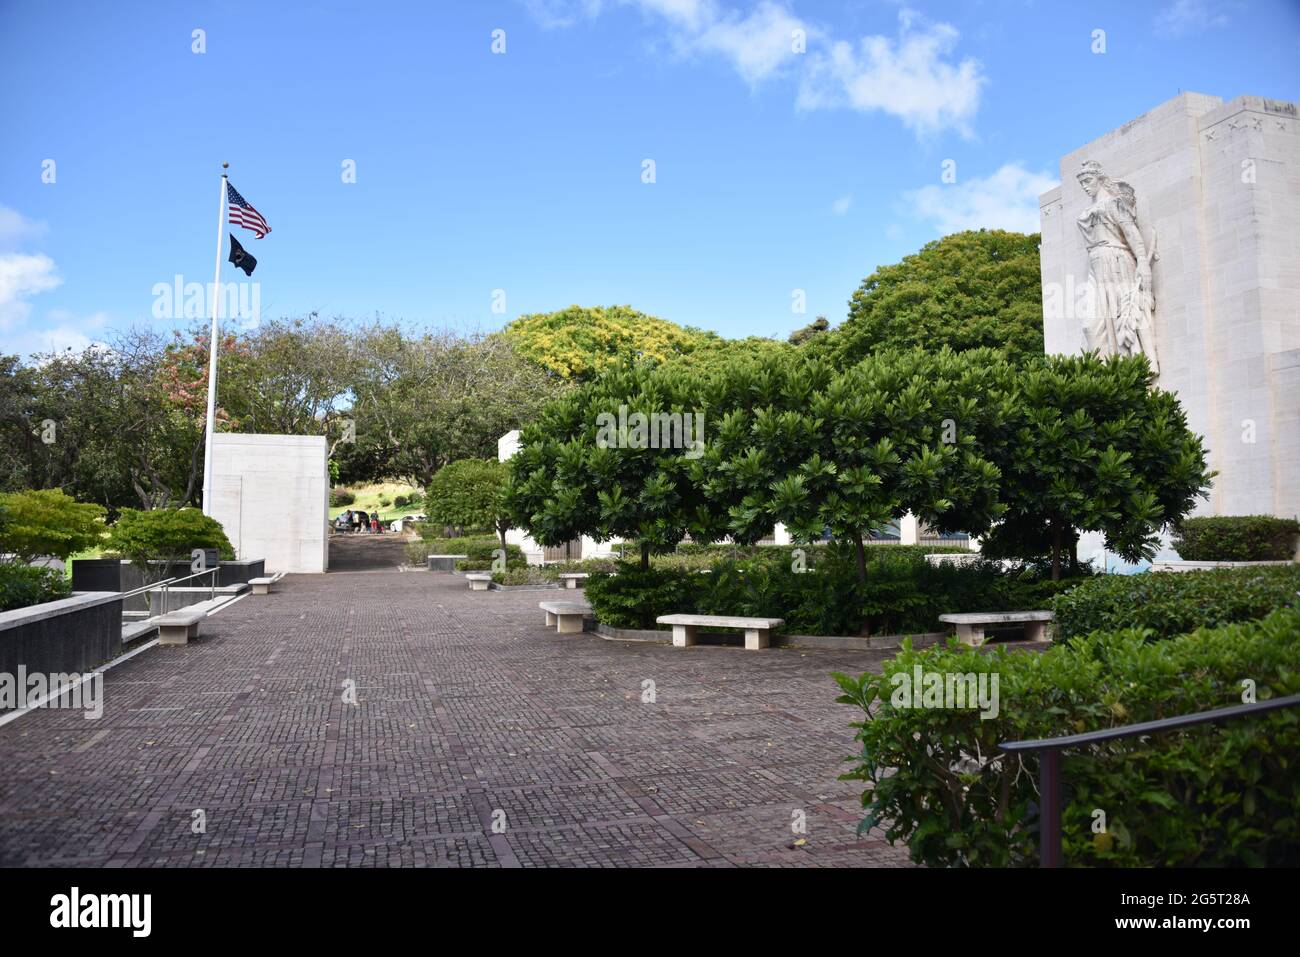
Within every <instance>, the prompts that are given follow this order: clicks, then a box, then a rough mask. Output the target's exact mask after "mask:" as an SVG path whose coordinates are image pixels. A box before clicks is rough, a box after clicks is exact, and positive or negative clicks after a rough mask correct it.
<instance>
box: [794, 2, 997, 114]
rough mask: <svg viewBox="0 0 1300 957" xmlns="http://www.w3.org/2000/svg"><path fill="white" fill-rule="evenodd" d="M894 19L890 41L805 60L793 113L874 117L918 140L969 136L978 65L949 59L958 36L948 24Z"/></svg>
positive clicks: (906, 16) (844, 45)
mask: <svg viewBox="0 0 1300 957" xmlns="http://www.w3.org/2000/svg"><path fill="white" fill-rule="evenodd" d="M898 20H899V23H898V26H899V33H898V38H897V39H896V40H894V39H891V38H889V37H885V36H868V37H863V38H862V39H861V40H860V41H858V44H857V46H856V47H855V46H854V45H853V44H851V43H848V42H846V41H843V40H841V41H838V42H836V43H833V44H831V46H830V48H829V52H826V53H817V54H814V55H811V56H810V59H809V63H808V70H807V72H806V73H805V75H804V80H803V84H802V86H801V88H800V90H799V99H798V105H799V107H800V108H801V109H805V110H813V109H826V108H834V107H849V108H851V109H854V110H859V111H862V112H872V111H877V110H878V111H880V112H883V113H887V114H889V115H891V116H896V117H898V118H899V119H900V120H902V121H903V124H904V125H905V126H907V127H908V129H910V130H912V131H913V132H915V133H917V134H918V135H928V134H933V133H936V132H938V131H940V130H943V129H948V128H953V129H956V130H957V131H958V132H960V133H961V134H962V135H964V136H969V135H970V134H971V128H970V124H971V121H972V120H973V119H974V118H975V114H976V112H977V111H978V110H979V103H980V92H981V90H982V89H983V87H984V85H985V84H986V83H987V82H988V80H987V77H985V76H984V74H983V71H982V68H981V66H980V63H979V61H978V60H975V59H972V58H970V57H967V58H965V59H963V60H961V61H960V62H957V61H956V60H954V59H953V57H952V52H953V49H954V48H955V47H956V45H957V40H958V37H959V36H960V34H959V33H958V31H957V29H956V28H955V27H953V26H951V25H950V24H947V23H935V24H929V25H927V24H922V23H920V20H919V17H918V16H917V14H916V13H915V12H913V11H911V10H908V9H904V10H902V11H900V12H899V16H898Z"/></svg>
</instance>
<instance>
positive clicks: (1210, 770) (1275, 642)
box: [835, 575, 1300, 867]
mask: <svg viewBox="0 0 1300 957" xmlns="http://www.w3.org/2000/svg"><path fill="white" fill-rule="evenodd" d="M1159 577H1164V576H1159ZM1168 577H1171V578H1179V577H1182V576H1178V575H1171V576H1168ZM1297 636H1300V609H1296V608H1287V609H1279V610H1277V611H1274V612H1272V613H1271V614H1269V615H1268V616H1267V617H1266V618H1264V619H1262V620H1260V621H1253V622H1245V623H1240V624H1231V625H1225V626H1222V627H1220V628H1215V629H1202V630H1200V631H1197V632H1194V633H1192V634H1190V635H1183V636H1180V637H1177V638H1171V639H1169V640H1167V641H1158V642H1152V641H1150V640H1149V638H1150V634H1149V633H1148V632H1147V631H1145V630H1142V629H1130V630H1125V631H1117V632H1098V633H1094V634H1093V635H1090V636H1088V637H1085V638H1081V639H1078V640H1077V641H1075V642H1073V643H1072V644H1069V645H1057V646H1055V647H1053V648H1051V649H1049V650H1047V651H1045V652H1042V653H1041V654H1025V653H1014V652H1008V651H1007V650H1006V649H997V650H995V651H994V652H993V653H992V654H982V653H980V652H978V651H976V650H974V649H967V648H962V647H961V646H959V645H958V644H957V643H956V642H955V641H953V642H951V643H949V645H948V646H947V647H934V648H928V649H925V650H923V651H917V650H914V649H913V648H912V647H911V644H910V642H908V643H906V644H905V645H904V649H903V651H902V652H900V653H899V654H898V655H897V656H896V657H895V658H893V659H892V660H890V661H888V662H886V663H885V665H884V671H883V673H882V674H872V673H868V674H864V675H862V676H861V677H860V678H856V679H855V678H850V677H847V676H845V675H835V678H836V680H837V681H838V682H839V684H840V686H841V689H842V690H843V692H844V694H843V695H842V696H841V697H840V698H838V699H837V700H839V701H840V702H841V703H844V704H848V705H851V706H853V707H855V708H857V709H859V710H861V711H863V712H865V715H864V717H863V720H861V721H859V722H855V723H854V725H853V726H854V727H855V728H857V729H858V733H857V740H858V741H859V742H860V743H861V752H860V753H859V754H858V755H855V756H854V757H852V758H850V759H849V760H853V761H855V762H856V764H855V767H854V768H853V770H852V771H850V772H849V773H848V774H846V775H844V776H843V778H844V779H845V780H858V781H864V782H869V786H868V788H867V789H866V790H865V791H864V792H863V795H862V806H863V807H864V808H865V809H866V812H867V814H866V817H865V818H864V820H863V822H862V825H861V830H865V829H867V828H869V827H873V826H876V825H879V826H881V827H883V828H884V829H885V836H886V838H887V839H888V840H889V841H890V842H891V843H895V842H898V841H902V842H904V843H905V844H906V845H907V848H908V851H909V853H910V855H911V857H912V860H913V861H915V862H917V863H921V864H926V865H930V866H936V867H951V866H984V867H1002V866H1034V865H1036V864H1037V862H1038V832H1037V823H1038V818H1037V813H1038V812H1037V803H1038V801H1039V795H1038V792H1037V786H1036V781H1037V777H1038V761H1037V758H1035V757H1032V756H1025V757H1023V758H1019V759H1017V758H1012V757H1010V756H1008V755H1004V754H1002V753H1001V752H999V751H998V744H999V742H1006V741H1016V740H1027V739H1037V738H1049V737H1056V736H1059V735H1062V734H1069V733H1076V732H1085V731H1095V730H1100V729H1104V728H1110V727H1117V726H1120V725H1127V724H1133V723H1135V722H1141V721H1150V720H1154V719H1158V718H1168V717H1174V716H1176V715H1181V714H1189V713H1192V712H1197V711H1208V710H1211V709H1213V708H1220V707H1226V706H1229V705H1234V704H1241V703H1242V701H1243V683H1244V681H1246V680H1247V679H1249V680H1250V681H1252V682H1254V686H1255V689H1256V694H1257V695H1258V698H1259V699H1260V700H1263V699H1266V698H1271V697H1281V696H1285V695H1292V694H1297V693H1300V641H1298V640H1297ZM917 667H919V668H921V669H922V672H923V673H925V672H935V673H939V674H942V675H947V674H957V675H966V674H974V675H981V674H983V675H989V676H990V678H989V679H987V680H988V681H989V687H991V676H993V675H996V676H998V679H999V684H998V709H997V715H996V716H995V717H992V718H990V719H988V720H982V719H981V718H980V712H979V711H978V710H976V709H969V708H956V707H948V708H944V707H919V708H917V707H914V708H906V707H897V706H895V704H894V703H893V702H892V701H891V697H892V696H893V695H894V693H895V691H896V689H898V688H900V686H901V679H895V678H894V676H895V675H914V674H915V671H914V669H915V668H917ZM1061 766H1062V779H1063V782H1064V790H1065V800H1064V807H1063V815H1062V821H1063V828H1062V832H1063V835H1064V841H1063V844H1064V855H1065V863H1066V864H1067V865H1076V866H1079V865H1082V866H1119V867H1171V866H1172V867H1190V866H1197V867H1225V866H1227V867H1233V866H1243V865H1244V866H1291V867H1294V866H1296V865H1300V789H1297V788H1296V786H1295V782H1296V781H1297V780H1300V710H1298V709H1295V708H1289V709H1283V710H1280V711H1275V712H1271V713H1268V714H1264V715H1258V716H1253V717H1248V718H1242V719H1237V720H1233V721H1229V722H1226V723H1223V724H1216V725H1200V726H1196V727H1193V728H1188V729H1184V730H1180V731H1174V732H1166V733H1164V734H1161V735H1158V736H1145V737H1141V738H1124V739H1120V740H1116V741H1111V742H1106V743H1103V744H1100V745H1094V746H1092V747H1090V748H1087V749H1084V750H1074V751H1068V752H1066V753H1065V755H1064V756H1063V758H1062V762H1061ZM1098 809H1099V810H1101V811H1102V812H1103V813H1104V815H1105V831H1104V832H1102V833H1094V832H1093V826H1094V822H1095V821H1097V820H1098V818H1097V817H1096V816H1095V811H1096V810H1098Z"/></svg>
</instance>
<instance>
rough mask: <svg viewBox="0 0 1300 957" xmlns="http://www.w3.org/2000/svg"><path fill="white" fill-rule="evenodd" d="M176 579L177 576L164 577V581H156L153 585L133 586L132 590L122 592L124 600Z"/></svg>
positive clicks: (168, 583)
mask: <svg viewBox="0 0 1300 957" xmlns="http://www.w3.org/2000/svg"><path fill="white" fill-rule="evenodd" d="M174 581H176V579H175V578H164V579H163V580H162V581H158V582H154V583H153V584H152V585H141V586H140V587H139V588H132V589H131V590H130V591H124V592H122V600H123V601H125V600H126V599H128V598H134V597H135V596H136V595H143V594H144V593H145V592H147V591H153V590H154V589H155V588H159V587H161V586H163V585H170V584H171V583H172V582H174Z"/></svg>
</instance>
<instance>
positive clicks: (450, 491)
mask: <svg viewBox="0 0 1300 957" xmlns="http://www.w3.org/2000/svg"><path fill="white" fill-rule="evenodd" d="M509 475H510V473H509V469H508V468H507V466H506V464H505V463H504V462H498V461H497V460H496V459H461V460H460V461H459V462H451V463H450V464H448V465H444V466H443V467H442V468H441V469H439V470H438V472H437V474H435V475H434V476H433V478H432V479H430V480H429V485H428V487H427V488H426V489H425V501H426V505H425V511H426V512H427V513H428V516H429V520H430V521H431V522H433V523H435V524H438V525H453V526H456V527H457V528H493V529H496V530H497V532H498V534H500V535H504V534H505V533H506V531H507V530H508V529H509V528H510V515H509V513H508V512H507V510H506V506H505V497H506V483H507V481H508V480H509Z"/></svg>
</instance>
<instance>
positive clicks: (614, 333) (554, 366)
mask: <svg viewBox="0 0 1300 957" xmlns="http://www.w3.org/2000/svg"><path fill="white" fill-rule="evenodd" d="M503 334H504V335H505V337H506V339H508V340H509V341H510V342H511V343H512V344H513V345H514V346H515V348H517V349H518V350H519V351H520V353H521V354H522V355H524V356H527V357H528V358H529V359H532V360H533V361H534V362H536V363H538V364H540V365H541V366H543V367H544V368H546V369H548V370H549V371H550V372H552V373H554V374H555V375H557V376H560V377H561V378H563V379H572V380H575V381H585V380H589V379H592V378H595V377H596V376H597V375H598V374H599V373H601V372H604V371H605V370H607V369H610V368H613V367H615V366H618V365H620V364H624V363H627V362H639V361H643V360H652V361H659V362H662V361H666V360H668V359H672V358H675V357H678V356H681V355H685V354H687V353H690V352H692V351H693V350H695V349H696V348H698V347H699V346H700V345H702V344H703V343H705V342H706V341H708V340H710V339H716V338H717V337H716V336H714V335H713V334H711V333H703V332H700V331H699V330H697V329H686V328H683V327H682V326H679V325H677V324H676V323H672V322H668V321H667V320H665V319H659V318H657V317H656V316H648V315H646V314H645V313H643V312H637V310H635V309H633V308H632V307H631V306H594V307H586V306H570V307H569V308H567V309H561V310H559V311H558V312H548V313H535V314H533V315H527V316H520V317H519V318H518V319H516V320H515V321H514V322H512V323H510V325H508V326H506V328H505V332H504V333H503Z"/></svg>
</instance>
